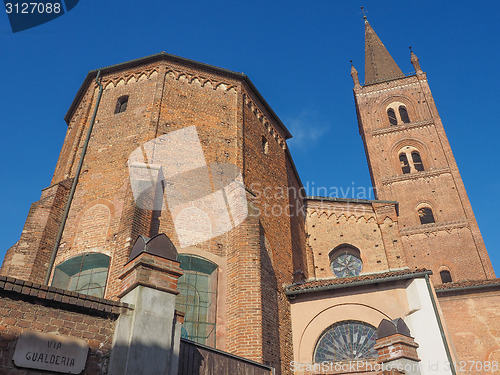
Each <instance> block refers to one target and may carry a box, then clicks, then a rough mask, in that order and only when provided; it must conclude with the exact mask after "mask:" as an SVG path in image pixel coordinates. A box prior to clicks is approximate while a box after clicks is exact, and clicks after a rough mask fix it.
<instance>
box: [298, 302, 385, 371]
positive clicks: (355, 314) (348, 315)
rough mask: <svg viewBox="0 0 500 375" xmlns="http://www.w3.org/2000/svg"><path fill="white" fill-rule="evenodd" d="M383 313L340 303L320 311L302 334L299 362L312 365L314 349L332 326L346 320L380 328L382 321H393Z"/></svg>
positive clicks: (364, 306)
mask: <svg viewBox="0 0 500 375" xmlns="http://www.w3.org/2000/svg"><path fill="white" fill-rule="evenodd" d="M394 318H395V317H390V316H388V315H387V314H386V313H384V312H383V311H381V310H379V309H377V308H375V307H373V306H369V305H366V304H361V303H349V302H348V303H340V304H335V305H332V306H329V307H327V308H325V309H323V310H321V311H319V312H318V313H317V314H316V315H315V316H314V317H313V318H312V319H311V320H310V321H309V322H308V323H307V325H306V326H305V328H304V330H303V331H302V332H300V333H299V334H300V339H299V348H298V351H297V353H298V362H300V363H312V362H313V356H314V348H315V346H316V342H317V341H318V338H319V337H320V336H321V334H322V333H323V332H324V331H325V330H326V329H327V328H328V327H330V326H331V325H332V324H335V323H338V322H341V321H344V320H358V321H360V322H365V323H368V324H371V325H372V326H374V327H378V325H379V324H380V322H381V321H382V319H388V320H392V319H394Z"/></svg>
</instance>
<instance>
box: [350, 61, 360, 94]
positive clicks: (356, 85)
mask: <svg viewBox="0 0 500 375" xmlns="http://www.w3.org/2000/svg"><path fill="white" fill-rule="evenodd" d="M351 77H352V81H353V82H354V88H355V89H357V88H360V87H361V85H360V84H359V77H358V71H357V70H356V68H355V67H354V65H352V60H351Z"/></svg>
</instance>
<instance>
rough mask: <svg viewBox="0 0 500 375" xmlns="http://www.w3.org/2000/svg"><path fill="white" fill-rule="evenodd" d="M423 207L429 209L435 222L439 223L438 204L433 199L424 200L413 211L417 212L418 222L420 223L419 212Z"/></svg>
mask: <svg viewBox="0 0 500 375" xmlns="http://www.w3.org/2000/svg"><path fill="white" fill-rule="evenodd" d="M423 207H429V208H430V209H431V210H432V215H433V216H434V221H435V222H436V223H437V222H438V221H439V215H438V214H436V212H437V208H436V207H437V204H436V202H435V201H434V200H431V199H422V200H419V201H418V203H417V204H416V205H415V207H414V209H413V211H414V212H415V215H417V222H418V221H419V218H418V210H419V209H420V208H423Z"/></svg>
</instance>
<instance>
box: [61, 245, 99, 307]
mask: <svg viewBox="0 0 500 375" xmlns="http://www.w3.org/2000/svg"><path fill="white" fill-rule="evenodd" d="M108 268H109V257H108V256H107V255H105V254H101V253H87V254H82V255H79V256H76V257H74V258H71V259H68V260H67V261H65V262H64V263H61V264H59V265H58V266H57V267H56V268H55V270H54V278H53V279H52V286H54V287H56V288H62V289H65V290H70V291H73V292H78V293H83V294H88V295H91V296H95V297H101V298H102V297H104V291H105V289H106V279H107V277H108Z"/></svg>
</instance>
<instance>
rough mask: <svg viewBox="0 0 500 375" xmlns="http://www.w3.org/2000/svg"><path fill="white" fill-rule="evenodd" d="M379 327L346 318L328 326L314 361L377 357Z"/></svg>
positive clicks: (321, 338) (317, 344)
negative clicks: (376, 345)
mask: <svg viewBox="0 0 500 375" xmlns="http://www.w3.org/2000/svg"><path fill="white" fill-rule="evenodd" d="M376 340H377V329H376V328H375V327H373V326H372V325H370V324H368V323H364V322H360V321H357V320H344V321H342V322H338V323H335V324H334V325H332V326H330V327H328V328H327V329H326V330H325V331H324V332H323V333H322V334H321V336H320V338H319V340H318V342H317V343H316V348H315V349H314V362H316V363H321V362H324V361H326V362H335V361H346V360H357V359H363V358H377V357H378V354H377V351H376V350H375V348H374V346H375V341H376Z"/></svg>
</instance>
